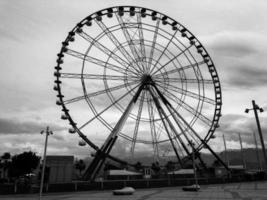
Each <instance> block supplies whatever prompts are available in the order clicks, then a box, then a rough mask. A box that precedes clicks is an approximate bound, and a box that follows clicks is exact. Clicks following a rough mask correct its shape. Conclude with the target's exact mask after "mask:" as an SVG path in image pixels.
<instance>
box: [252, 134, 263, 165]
mask: <svg viewBox="0 0 267 200" xmlns="http://www.w3.org/2000/svg"><path fill="white" fill-rule="evenodd" d="M253 135H254V142H255V147H256V155H257V160H258V165H259V170H262V167H261V160H260V155H259V149H258V143H257V139H256V134H255V132H253Z"/></svg>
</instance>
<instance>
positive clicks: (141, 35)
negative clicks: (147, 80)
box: [137, 13, 148, 72]
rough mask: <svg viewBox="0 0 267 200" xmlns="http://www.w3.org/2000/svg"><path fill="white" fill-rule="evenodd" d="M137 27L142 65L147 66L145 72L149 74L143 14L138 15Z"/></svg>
mask: <svg viewBox="0 0 267 200" xmlns="http://www.w3.org/2000/svg"><path fill="white" fill-rule="evenodd" d="M137 26H138V35H139V40H140V49H141V55H142V63H143V64H144V65H145V68H146V70H145V72H148V66H147V62H146V48H145V40H144V33H143V27H142V20H141V13H137Z"/></svg>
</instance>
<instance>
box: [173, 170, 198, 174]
mask: <svg viewBox="0 0 267 200" xmlns="http://www.w3.org/2000/svg"><path fill="white" fill-rule="evenodd" d="M168 174H194V169H179V170H175V171H172V172H168Z"/></svg>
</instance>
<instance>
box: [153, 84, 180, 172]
mask: <svg viewBox="0 0 267 200" xmlns="http://www.w3.org/2000/svg"><path fill="white" fill-rule="evenodd" d="M149 92H150V94H151V96H152V98H153V100H154V102H155V105H156V108H157V109H158V113H159V115H160V117H161V118H162V122H163V125H164V128H165V130H166V132H167V134H168V137H169V140H170V142H171V145H172V148H173V150H174V153H175V155H176V157H177V159H178V162H179V163H180V165H181V168H184V165H183V162H182V160H181V158H180V156H179V154H178V152H177V149H176V147H175V145H174V142H173V139H172V137H171V135H170V132H169V130H168V128H167V125H166V122H165V121H164V118H165V119H166V120H167V122H168V124H169V126H170V128H171V129H172V131H173V132H175V129H174V127H173V126H172V124H171V122H170V121H169V120H168V116H167V115H166V113H165V111H164V110H163V108H162V107H161V105H160V103H159V101H158V99H157V98H156V97H155V95H154V94H153V91H152V90H151V89H149ZM162 115H163V116H162ZM176 135H177V134H176Z"/></svg>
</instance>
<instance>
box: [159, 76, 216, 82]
mask: <svg viewBox="0 0 267 200" xmlns="http://www.w3.org/2000/svg"><path fill="white" fill-rule="evenodd" d="M167 79H168V82H170V83H196V84H199V83H203V84H213V80H209V79H202V80H198V79H186V78H167ZM160 81H164V78H160V77H159V78H157V79H156V80H155V82H160Z"/></svg>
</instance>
